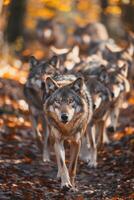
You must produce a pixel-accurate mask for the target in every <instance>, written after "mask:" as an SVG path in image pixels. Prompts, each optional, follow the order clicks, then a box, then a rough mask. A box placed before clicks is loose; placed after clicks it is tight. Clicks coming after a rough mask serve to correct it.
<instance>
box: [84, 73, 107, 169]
mask: <svg viewBox="0 0 134 200" xmlns="http://www.w3.org/2000/svg"><path fill="white" fill-rule="evenodd" d="M85 84H86V86H87V88H88V91H90V94H91V97H92V105H93V115H92V119H91V121H90V124H89V126H88V128H87V132H88V134H87V136H88V137H87V139H85V140H87V141H84V140H83V145H82V148H81V152H80V158H81V160H83V161H85V162H86V163H88V165H89V166H90V167H96V166H97V149H98V147H99V146H100V144H102V143H108V142H109V140H108V137H107V134H106V120H107V117H108V114H109V109H110V101H111V95H110V91H109V90H108V88H107V87H106V86H105V85H104V84H102V83H101V82H100V81H98V80H97V77H96V76H90V77H89V78H88V80H86V81H85ZM89 150H90V153H89Z"/></svg>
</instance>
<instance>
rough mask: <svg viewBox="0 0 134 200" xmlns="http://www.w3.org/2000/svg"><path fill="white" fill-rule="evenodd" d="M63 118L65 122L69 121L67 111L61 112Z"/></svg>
mask: <svg viewBox="0 0 134 200" xmlns="http://www.w3.org/2000/svg"><path fill="white" fill-rule="evenodd" d="M61 120H62V122H63V123H67V122H68V115H67V114H66V113H63V114H61Z"/></svg>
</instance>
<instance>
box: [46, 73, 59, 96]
mask: <svg viewBox="0 0 134 200" xmlns="http://www.w3.org/2000/svg"><path fill="white" fill-rule="evenodd" d="M45 86H46V92H47V94H51V93H53V92H54V91H55V90H57V89H58V88H59V87H58V85H57V83H56V82H55V81H54V80H53V79H52V78H50V77H47V78H46V81H45Z"/></svg>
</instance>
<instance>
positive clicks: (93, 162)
mask: <svg viewBox="0 0 134 200" xmlns="http://www.w3.org/2000/svg"><path fill="white" fill-rule="evenodd" d="M89 130H90V131H89V132H88V136H89V142H90V152H89V155H90V161H89V163H88V165H89V166H90V167H96V166H97V143H96V133H95V125H93V126H92V127H90V128H89Z"/></svg>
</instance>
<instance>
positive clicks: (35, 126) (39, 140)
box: [30, 115, 43, 153]
mask: <svg viewBox="0 0 134 200" xmlns="http://www.w3.org/2000/svg"><path fill="white" fill-rule="evenodd" d="M30 119H31V122H32V129H33V133H34V138H35V139H36V142H37V145H38V148H39V149H40V151H41V153H42V149H43V144H42V135H41V133H40V131H39V128H38V119H39V116H38V115H36V116H34V115H31V116H30Z"/></svg>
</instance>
